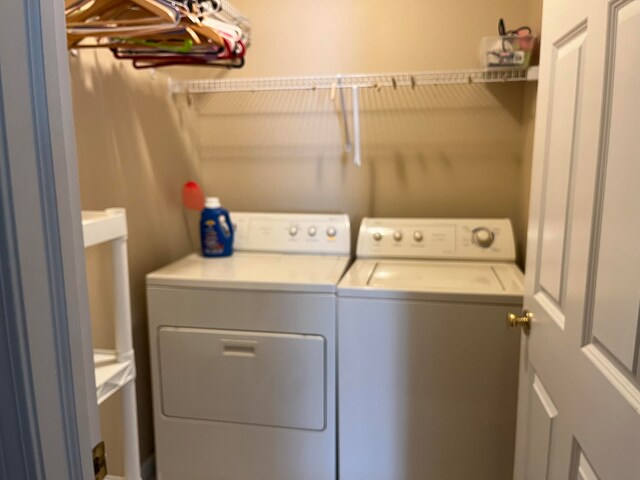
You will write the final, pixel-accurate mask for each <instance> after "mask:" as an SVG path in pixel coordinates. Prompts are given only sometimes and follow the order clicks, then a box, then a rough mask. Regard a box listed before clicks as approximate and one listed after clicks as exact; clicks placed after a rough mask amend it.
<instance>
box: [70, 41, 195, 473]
mask: <svg viewBox="0 0 640 480" xmlns="http://www.w3.org/2000/svg"><path fill="white" fill-rule="evenodd" d="M70 68H71V80H72V94H73V103H74V116H75V127H76V144H77V151H78V167H79V173H80V192H81V199H82V208H83V209H88V210H91V209H104V208H107V207H114V206H118V207H125V208H126V209H127V223H128V229H129V242H128V246H129V271H130V280H131V308H132V317H133V318H132V319H133V334H134V347H135V351H136V362H137V373H138V375H137V391H138V410H139V426H140V446H141V458H142V460H145V458H146V457H147V456H149V455H150V454H151V453H152V452H153V423H152V416H151V385H150V372H149V361H148V358H149V355H148V341H147V338H148V336H147V321H146V301H145V274H146V273H148V272H150V271H152V270H154V269H156V268H158V267H160V266H162V265H164V264H166V263H168V262H170V261H172V260H175V259H176V258H178V257H180V256H182V255H185V254H186V253H188V252H189V251H191V249H192V248H191V245H190V242H189V238H188V235H187V229H186V227H185V220H184V216H183V212H182V207H181V188H182V185H183V183H184V182H186V181H187V180H190V179H194V178H195V179H198V172H199V168H198V165H197V163H196V162H195V159H196V158H197V157H196V155H193V152H192V151H191V150H190V147H189V136H188V135H187V134H186V132H185V126H184V125H183V124H181V121H180V118H179V117H178V116H177V115H176V109H175V108H174V106H173V104H172V103H171V102H170V99H169V95H168V87H167V84H166V80H165V79H164V78H163V77H157V78H154V77H153V75H151V74H150V72H149V71H140V72H138V71H136V70H134V69H133V68H132V67H131V66H130V65H129V64H128V62H119V63H117V62H115V61H114V60H113V59H112V58H111V54H110V53H109V52H106V51H88V50H83V51H81V52H80V55H79V57H77V58H73V57H72V58H70ZM109 254H110V252H109V249H104V250H100V249H95V250H94V249H90V250H88V251H87V270H88V272H87V274H88V279H89V292H90V305H91V316H92V325H93V333H94V344H95V346H98V347H106V348H113V346H114V344H113V342H114V340H113V333H112V329H113V324H112V321H111V315H110V314H109V304H110V302H109V300H108V299H105V294H106V295H107V296H108V295H109V292H110V289H109V288H106V287H107V286H108V284H109V282H108V281H106V279H105V275H107V274H106V273H105V270H106V269H108V268H109V265H110V264H109V260H108V258H105V256H108V255H109ZM110 401H111V400H110ZM110 401H107V402H106V403H105V405H107V404H109V402H110ZM113 402H117V400H113ZM105 408H106V409H107V410H108V412H109V413H107V414H105V413H104V409H103V408H101V410H103V411H101V416H102V417H103V420H105V421H103V422H102V429H103V436H104V437H105V441H106V444H107V449H108V450H109V445H110V444H111V445H114V444H115V445H116V446H117V445H118V444H119V443H120V441H119V439H118V431H119V428H117V425H118V424H119V423H120V421H119V419H118V418H111V417H114V416H115V417H118V416H119V414H118V410H119V409H117V408H115V409H113V406H112V405H109V406H107V407H105ZM105 417H106V418H105ZM109 452H110V456H109V466H110V473H111V472H114V473H118V471H119V470H120V471H121V456H120V453H119V449H118V448H112V449H110V450H109Z"/></svg>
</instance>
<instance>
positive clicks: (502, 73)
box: [169, 67, 538, 94]
mask: <svg viewBox="0 0 640 480" xmlns="http://www.w3.org/2000/svg"><path fill="white" fill-rule="evenodd" d="M537 71H538V69H537V67H531V68H529V69H528V70H522V69H504V68H500V69H469V70H442V71H432V72H415V73H381V74H365V75H360V74H355V75H324V76H318V77H270V78H246V79H233V80H173V79H171V80H170V82H169V90H170V93H174V94H175V93H223V92H265V91H288V90H318V89H335V88H352V87H358V88H378V89H381V88H385V87H391V88H394V89H395V88H398V87H411V88H414V87H419V86H423V85H447V84H464V83H498V82H519V81H527V80H529V81H531V80H537Z"/></svg>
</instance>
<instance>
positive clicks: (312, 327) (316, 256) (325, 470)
mask: <svg viewBox="0 0 640 480" xmlns="http://www.w3.org/2000/svg"><path fill="white" fill-rule="evenodd" d="M231 218H232V221H233V222H234V224H235V226H236V239H235V245H234V248H235V253H234V255H233V256H231V257H227V258H214V259H205V258H203V257H201V256H200V255H197V254H193V255H190V256H188V257H186V258H184V259H182V260H180V261H178V262H176V263H173V264H171V265H169V266H167V267H165V268H162V269H160V270H158V271H156V272H154V273H151V274H149V275H148V276H147V294H148V303H149V336H150V351H151V373H152V380H153V401H154V422H155V439H156V461H157V474H158V477H157V478H158V480H195V479H208V480H223V479H224V480H276V479H277V480H303V479H304V480H329V479H335V477H336V390H335V381H336V379H335V370H336V365H335V348H336V345H335V336H336V303H337V301H336V286H337V283H338V281H339V280H340V278H341V276H342V275H343V273H344V271H345V270H346V268H347V266H348V263H349V251H350V234H349V218H348V217H347V216H346V215H298V214H259V213H256V214H254V213H232V215H231Z"/></svg>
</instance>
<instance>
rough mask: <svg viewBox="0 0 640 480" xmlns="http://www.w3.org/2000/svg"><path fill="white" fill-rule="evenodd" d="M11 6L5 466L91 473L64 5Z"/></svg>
mask: <svg viewBox="0 0 640 480" xmlns="http://www.w3.org/2000/svg"><path fill="white" fill-rule="evenodd" d="M3 11H4V12H5V13H6V15H2V16H0V266H1V267H2V272H1V276H0V287H1V290H0V307H1V310H0V311H2V317H0V329H1V330H2V333H1V334H0V350H1V351H3V354H4V355H5V356H6V359H7V361H8V362H10V363H4V362H3V364H2V365H3V366H2V367H1V368H0V378H2V379H3V380H7V382H9V383H4V382H3V385H5V386H7V385H8V386H9V387H10V388H7V391H9V392H11V393H12V394H13V396H12V398H10V397H11V396H10V395H7V396H6V397H5V398H4V399H2V400H3V402H2V408H0V415H2V416H3V420H5V418H4V417H9V415H11V414H13V415H14V416H13V424H14V425H15V426H17V427H18V430H17V431H11V429H9V428H5V427H4V426H5V425H7V424H5V423H4V422H0V425H3V428H2V431H1V432H0V433H1V434H2V435H1V437H2V438H3V441H2V442H0V476H1V477H3V478H45V477H46V478H60V479H62V478H64V479H70V480H71V479H81V478H93V468H92V460H91V448H92V446H93V444H94V442H95V441H96V440H97V439H98V438H99V436H100V434H99V426H98V424H97V415H96V411H97V407H96V406H95V405H96V404H95V384H94V381H93V365H92V363H91V351H90V339H91V331H90V323H89V316H88V304H87V293H86V281H85V270H84V258H83V252H84V250H83V247H82V229H81V220H80V202H79V189H78V179H77V166H76V157H75V146H74V143H75V141H74V128H73V120H72V112H71V95H70V83H69V78H68V76H69V73H68V63H67V52H66V45H65V36H66V35H65V25H64V4H63V2H59V1H54V2H51V1H48V0H7V2H5V4H3ZM87 342H89V343H87ZM3 343H4V345H3ZM87 346H89V348H87ZM2 347H6V350H4V349H2ZM14 440H15V441H17V442H18V443H17V444H14V443H12V442H13V441H14ZM5 474H6V476H5Z"/></svg>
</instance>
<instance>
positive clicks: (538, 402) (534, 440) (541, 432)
mask: <svg viewBox="0 0 640 480" xmlns="http://www.w3.org/2000/svg"><path fill="white" fill-rule="evenodd" d="M532 378H533V381H532V383H531V388H530V389H529V392H530V395H531V398H530V400H529V411H528V419H527V424H528V428H529V430H530V436H529V442H528V445H527V458H528V461H527V464H526V469H525V478H531V479H534V478H536V479H540V480H545V479H546V478H548V476H547V472H548V468H549V454H550V449H551V438H552V432H553V422H554V419H555V418H556V417H557V415H558V410H557V409H556V407H555V405H554V404H553V401H552V400H551V398H550V397H549V394H548V393H547V391H546V390H545V388H544V385H543V384H542V382H541V380H540V378H539V377H538V376H537V375H535V374H534V375H533V376H532Z"/></svg>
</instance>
